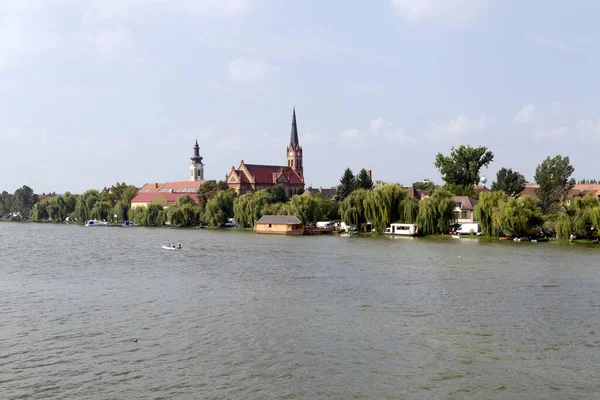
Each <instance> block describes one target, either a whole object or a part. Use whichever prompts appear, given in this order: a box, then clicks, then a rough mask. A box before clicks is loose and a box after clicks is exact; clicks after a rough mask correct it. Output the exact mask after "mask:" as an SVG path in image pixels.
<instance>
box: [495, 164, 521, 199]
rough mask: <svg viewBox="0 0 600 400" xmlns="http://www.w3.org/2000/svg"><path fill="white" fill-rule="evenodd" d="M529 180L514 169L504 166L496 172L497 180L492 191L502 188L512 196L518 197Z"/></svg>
mask: <svg viewBox="0 0 600 400" xmlns="http://www.w3.org/2000/svg"><path fill="white" fill-rule="evenodd" d="M526 184H527V180H526V179H525V177H524V176H523V175H521V174H520V173H518V172H516V171H514V172H513V170H512V169H506V168H502V169H500V171H498V173H497V174H496V182H494V183H492V188H491V189H492V191H497V190H501V191H503V192H504V193H506V194H507V195H509V196H510V197H518V196H519V194H521V192H522V191H523V189H525V185H526Z"/></svg>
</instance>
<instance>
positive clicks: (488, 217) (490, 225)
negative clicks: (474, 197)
mask: <svg viewBox="0 0 600 400" xmlns="http://www.w3.org/2000/svg"><path fill="white" fill-rule="evenodd" d="M507 197H508V195H507V194H506V193H505V192H503V191H491V192H484V193H481V195H480V196H479V203H477V205H475V218H476V219H477V222H479V226H480V227H481V232H482V233H483V234H484V235H486V236H497V235H498V234H499V233H500V232H499V231H498V230H497V229H496V227H495V225H494V221H493V218H494V210H496V209H497V208H498V204H499V203H500V202H501V201H506V198H507Z"/></svg>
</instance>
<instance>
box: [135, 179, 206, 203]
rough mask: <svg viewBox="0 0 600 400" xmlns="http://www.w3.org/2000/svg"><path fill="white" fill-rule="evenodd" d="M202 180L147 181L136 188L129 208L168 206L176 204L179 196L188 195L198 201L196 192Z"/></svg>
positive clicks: (202, 182)
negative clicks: (154, 205) (138, 188)
mask: <svg viewBox="0 0 600 400" xmlns="http://www.w3.org/2000/svg"><path fill="white" fill-rule="evenodd" d="M202 184H204V181H175V182H167V183H147V184H145V185H144V186H142V188H141V189H140V190H138V192H137V194H136V195H135V197H134V198H133V199H132V200H131V208H135V207H140V206H144V207H147V206H149V205H150V204H157V205H161V206H163V207H169V206H172V205H174V204H177V201H178V200H179V198H180V197H181V196H183V195H188V196H190V198H191V199H192V200H194V201H195V202H197V201H198V199H197V194H198V192H199V191H200V187H201V186H202Z"/></svg>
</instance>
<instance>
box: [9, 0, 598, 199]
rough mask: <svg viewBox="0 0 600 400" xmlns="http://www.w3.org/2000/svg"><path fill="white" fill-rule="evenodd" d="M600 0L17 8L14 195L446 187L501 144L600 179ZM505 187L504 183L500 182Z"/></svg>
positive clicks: (147, 0) (511, 163) (498, 161)
mask: <svg viewBox="0 0 600 400" xmlns="http://www.w3.org/2000/svg"><path fill="white" fill-rule="evenodd" d="M599 14H600V2H598V1H596V0H573V1H570V2H565V1H562V0H530V1H516V0H371V1H358V0H344V1H342V0H329V1H322V0H285V1H283V0H87V1H80V0H0V93H1V94H2V96H0V110H2V111H1V112H0V170H1V171H2V173H1V175H0V177H1V178H0V191H2V190H7V191H9V192H11V193H12V192H14V190H16V189H17V188H19V187H21V186H22V185H25V184H26V185H28V186H30V187H32V188H33V189H34V191H35V192H36V193H43V192H45V193H47V192H57V193H63V192H64V191H67V190H69V191H71V192H73V193H81V192H83V191H85V190H87V189H101V188H103V187H104V186H110V185H112V184H115V183H116V182H127V183H128V184H134V185H137V186H141V185H143V184H144V183H147V182H165V181H174V180H187V179H188V174H189V170H188V167H189V163H190V159H189V158H190V157H191V156H192V153H193V144H194V141H195V140H196V139H198V142H199V144H200V154H201V155H202V156H203V157H204V163H205V178H206V179H217V180H219V179H224V177H225V176H226V174H227V173H228V172H229V171H230V169H231V168H232V167H237V166H238V165H239V164H240V161H241V160H244V162H246V163H255V164H271V165H272V164H275V165H285V162H286V160H285V151H286V146H287V145H288V143H289V140H290V139H289V138H290V124H291V116H292V107H293V106H294V105H295V106H296V113H297V121H298V133H299V139H300V144H301V145H302V147H303V150H304V176H305V182H306V184H307V186H309V185H310V186H313V187H318V186H323V187H330V186H335V185H337V184H338V183H339V180H340V177H341V176H342V174H343V172H344V170H345V168H346V167H350V168H351V169H352V170H353V171H354V172H355V173H357V172H358V171H359V170H360V169H361V168H366V169H370V170H372V171H373V179H377V180H383V181H387V182H398V183H401V184H405V185H408V184H410V183H411V182H414V181H420V180H422V179H424V178H428V179H431V180H433V181H434V182H436V183H442V182H441V177H440V175H439V172H438V171H437V170H436V168H435V167H434V165H433V163H434V159H435V156H436V154H437V153H438V152H441V153H443V154H445V155H448V154H449V153H450V151H451V148H452V147H453V146H459V145H461V144H465V145H471V146H486V147H487V148H488V149H489V150H491V151H492V152H493V153H494V161H493V163H492V164H491V165H490V166H489V168H488V169H484V170H482V175H484V176H486V177H487V178H488V182H489V183H491V182H492V181H493V180H494V178H495V175H496V172H497V171H498V170H499V169H500V168H503V167H506V168H512V169H513V170H516V171H519V172H521V173H522V174H523V175H525V177H526V178H527V179H528V180H529V181H533V175H534V173H535V168H536V166H537V165H538V164H540V163H541V162H542V161H543V160H544V159H545V158H546V157H548V156H551V157H553V156H555V155H557V154H560V155H562V156H569V157H570V160H571V163H572V165H573V166H574V167H575V174H574V177H575V178H576V179H582V178H587V179H590V178H596V179H598V178H600V173H598V171H597V160H598V148H599V147H598V145H599V144H600V91H599V89H600V85H599V83H600V82H599V80H600V78H599V76H600V74H599V73H598V71H599V70H600V68H599V67H600V44H598V40H597V39H598V37H600V26H599V25H598V24H597V20H596V19H597V15H599ZM489 183H488V185H489Z"/></svg>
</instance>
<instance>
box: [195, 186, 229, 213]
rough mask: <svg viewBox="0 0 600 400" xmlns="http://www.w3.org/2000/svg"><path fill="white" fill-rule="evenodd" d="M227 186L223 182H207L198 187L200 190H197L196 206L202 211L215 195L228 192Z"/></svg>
mask: <svg viewBox="0 0 600 400" xmlns="http://www.w3.org/2000/svg"><path fill="white" fill-rule="evenodd" d="M228 189H229V186H227V183H226V182H224V181H219V182H217V181H215V180H208V181H206V182H204V183H203V184H202V186H200V190H198V196H197V198H198V206H199V207H200V211H204V210H205V209H206V205H207V204H208V202H209V201H210V200H211V199H212V198H213V197H214V196H216V194H217V193H218V192H220V191H222V190H228Z"/></svg>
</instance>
